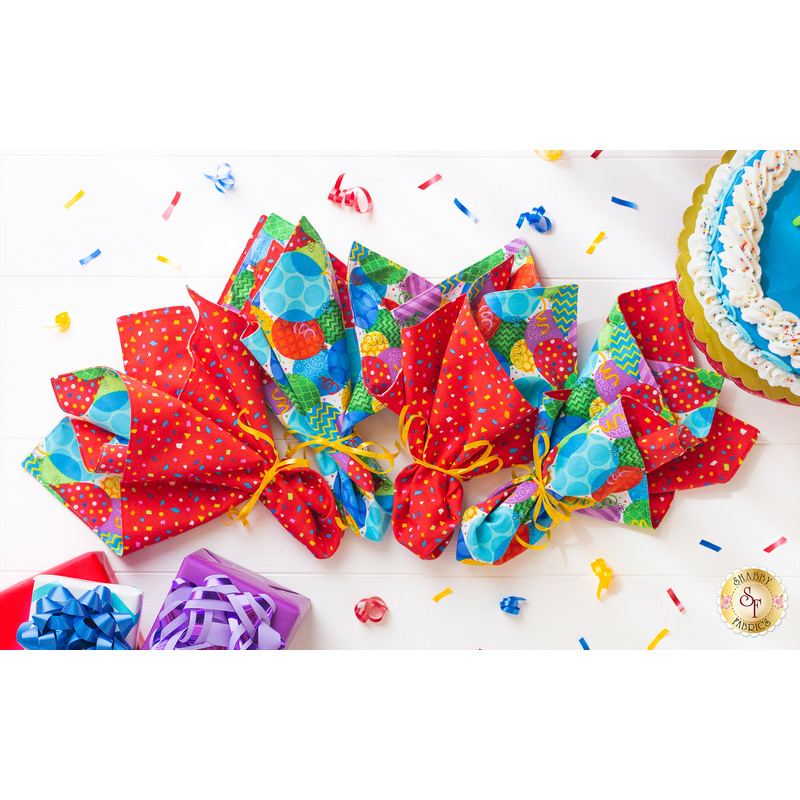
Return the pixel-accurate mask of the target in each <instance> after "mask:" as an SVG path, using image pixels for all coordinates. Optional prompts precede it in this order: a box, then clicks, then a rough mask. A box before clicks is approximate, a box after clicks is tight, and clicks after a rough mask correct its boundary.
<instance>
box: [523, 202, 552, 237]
mask: <svg viewBox="0 0 800 800" xmlns="http://www.w3.org/2000/svg"><path fill="white" fill-rule="evenodd" d="M526 221H527V223H528V225H533V227H534V228H536V230H537V231H539V233H547V231H549V230H550V228H551V227H552V223H551V222H550V220H549V219H548V218H547V217H546V216H545V215H544V206H539V208H532V209H531V210H530V211H529V212H528V211H526V212H524V213H523V214H520V215H519V219H518V220H517V227H518V228H521V227H522V223H523V222H526Z"/></svg>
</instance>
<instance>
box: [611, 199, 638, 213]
mask: <svg viewBox="0 0 800 800" xmlns="http://www.w3.org/2000/svg"><path fill="white" fill-rule="evenodd" d="M611 202H612V203H616V204H617V205H618V206H625V208H632V209H633V210H634V211H638V210H639V206H637V205H636V203H634V202H632V201H630V200H620V198H619V197H612V198H611Z"/></svg>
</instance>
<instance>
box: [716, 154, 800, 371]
mask: <svg viewBox="0 0 800 800" xmlns="http://www.w3.org/2000/svg"><path fill="white" fill-rule="evenodd" d="M764 152H765V151H764V150H759V151H757V152H756V153H754V154H753V155H752V156H751V157H750V158H749V159H747V161H745V162H744V164H743V165H742V166H741V167H740V168H739V170H738V171H737V172H736V173H735V174H734V175H733V177H732V179H731V180H730V182H729V183H728V186H727V188H726V190H725V193H724V194H723V195H722V198H721V200H720V204H719V207H718V208H717V214H716V217H715V219H714V228H713V231H712V234H711V238H710V244H711V255H710V266H711V275H712V280H713V281H714V285H715V286H716V287H717V290H718V291H719V294H720V301H721V302H722V304H723V305H724V306H725V308H726V309H727V310H728V312H729V314H730V316H731V317H732V318H733V319H734V321H735V322H736V325H737V327H738V328H739V332H740V334H741V335H742V336H743V338H745V339H746V340H748V341H752V343H753V344H754V345H755V346H756V347H758V348H759V350H761V351H762V355H763V356H764V357H765V358H768V359H769V360H770V361H772V362H773V363H775V364H778V365H780V366H782V367H785V368H786V369H787V370H789V371H791V372H795V373H800V370H798V369H795V368H793V367H792V363H791V361H790V360H789V359H788V358H786V357H783V356H779V355H776V354H775V353H772V352H771V351H770V350H769V349H768V348H767V345H768V342H767V340H766V339H764V337H763V336H760V335H759V333H758V329H757V327H756V326H755V325H754V324H753V323H750V322H745V321H744V320H743V319H742V316H741V311H740V310H739V309H737V308H736V307H735V306H734V305H733V304H732V303H731V302H730V296H729V292H728V289H727V288H726V287H725V285H724V284H723V283H722V275H723V274H724V271H723V269H722V267H721V266H720V263H719V255H720V253H721V252H722V249H723V246H722V242H721V241H720V237H719V226H720V225H721V224H722V223H723V222H724V221H725V212H726V210H727V208H728V207H729V206H730V205H732V203H733V199H732V198H733V190H734V189H735V187H736V186H737V185H738V184H739V182H740V181H741V179H742V172H743V170H744V168H745V167H747V166H750V165H751V164H753V162H754V161H757V160H759V159H760V158H761V157H762V156H763V154H764ZM798 214H800V172H792V173H791V175H789V177H788V178H787V179H786V181H785V182H784V184H783V186H782V187H781V188H780V189H779V190H778V191H777V192H776V193H775V194H774V195H773V196H772V199H771V200H770V203H769V206H768V208H767V213H766V216H765V217H764V232H763V234H762V236H761V240H760V242H759V248H760V251H761V254H760V257H759V262H760V264H761V287H762V289H763V290H764V294H765V295H766V296H767V297H771V298H772V299H773V300H776V301H777V302H778V303H780V304H781V307H782V308H783V309H785V310H787V311H791V312H793V313H795V314H797V313H799V312H800V228H795V227H794V226H793V225H792V220H793V219H794V218H795V217H797V216H798Z"/></svg>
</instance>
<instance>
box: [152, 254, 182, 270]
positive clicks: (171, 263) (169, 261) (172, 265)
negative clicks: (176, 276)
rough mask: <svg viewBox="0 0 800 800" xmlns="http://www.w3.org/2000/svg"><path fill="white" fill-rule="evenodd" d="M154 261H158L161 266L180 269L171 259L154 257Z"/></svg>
mask: <svg viewBox="0 0 800 800" xmlns="http://www.w3.org/2000/svg"><path fill="white" fill-rule="evenodd" d="M156 261H160V262H161V263H162V264H169V266H171V267H172V268H173V269H180V268H181V265H180V264H176V263H175V262H174V261H173V260H172V259H171V258H165V257H164V256H156Z"/></svg>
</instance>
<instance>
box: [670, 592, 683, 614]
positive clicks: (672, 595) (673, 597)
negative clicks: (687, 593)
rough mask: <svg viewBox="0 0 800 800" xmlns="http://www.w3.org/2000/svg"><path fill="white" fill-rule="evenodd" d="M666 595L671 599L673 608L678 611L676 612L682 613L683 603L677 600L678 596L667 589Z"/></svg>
mask: <svg viewBox="0 0 800 800" xmlns="http://www.w3.org/2000/svg"><path fill="white" fill-rule="evenodd" d="M667 594H668V595H669V596H670V597H671V598H672V602H673V603H675V607H676V608H677V609H678V611H683V610H684V608H683V603H681V601H680V600H678V595H676V594H675V592H673V591H672V589H667Z"/></svg>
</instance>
